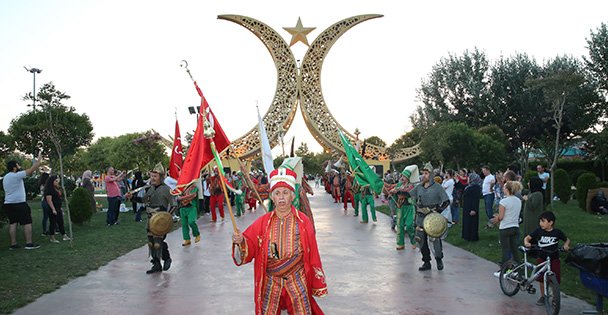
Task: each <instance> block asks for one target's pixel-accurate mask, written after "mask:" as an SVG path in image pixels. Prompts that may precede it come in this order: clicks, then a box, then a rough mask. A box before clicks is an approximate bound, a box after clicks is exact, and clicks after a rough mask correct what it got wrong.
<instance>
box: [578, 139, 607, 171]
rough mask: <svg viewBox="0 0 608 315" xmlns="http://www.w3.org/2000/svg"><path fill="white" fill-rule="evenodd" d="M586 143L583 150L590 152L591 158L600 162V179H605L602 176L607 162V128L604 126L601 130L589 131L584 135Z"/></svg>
mask: <svg viewBox="0 0 608 315" xmlns="http://www.w3.org/2000/svg"><path fill="white" fill-rule="evenodd" d="M586 139H587V144H586V146H585V147H584V150H585V151H586V152H587V153H589V154H590V156H591V158H593V159H595V160H596V161H597V162H598V163H600V165H601V167H602V175H601V176H602V181H605V180H606V178H605V177H604V174H605V168H606V163H607V162H608V146H607V145H606V143H608V129H607V128H604V129H603V130H602V131H601V132H596V133H590V134H589V135H587V137H586Z"/></svg>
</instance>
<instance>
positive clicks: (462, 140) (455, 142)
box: [420, 122, 505, 169]
mask: <svg viewBox="0 0 608 315" xmlns="http://www.w3.org/2000/svg"><path fill="white" fill-rule="evenodd" d="M420 146H421V147H422V150H423V154H422V158H423V159H424V160H430V161H437V162H440V163H443V164H444V167H450V168H456V169H460V168H461V167H469V168H471V167H479V166H481V165H482V164H488V165H491V166H493V167H495V168H497V167H499V165H497V164H496V162H497V161H501V160H502V158H503V157H504V154H505V153H504V152H505V149H504V147H505V145H504V142H503V143H501V142H500V140H495V139H493V138H492V137H491V136H489V135H488V134H484V133H481V132H478V131H476V130H474V129H472V128H470V127H468V126H467V125H465V124H464V123H456V122H452V123H440V124H438V125H437V126H434V127H430V128H428V130H427V132H426V134H425V135H424V136H423V138H422V140H421V142H420ZM501 166H502V165H501Z"/></svg>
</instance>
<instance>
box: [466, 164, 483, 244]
mask: <svg viewBox="0 0 608 315" xmlns="http://www.w3.org/2000/svg"><path fill="white" fill-rule="evenodd" d="M482 183H483V181H482V180H481V177H479V175H477V174H475V173H471V174H470V175H469V182H468V184H467V186H466V187H465V188H464V191H463V192H462V238H463V239H464V240H465V241H470V242H474V241H478V240H479V199H480V198H481V184H482Z"/></svg>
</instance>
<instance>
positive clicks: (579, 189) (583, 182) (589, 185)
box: [576, 173, 598, 211]
mask: <svg viewBox="0 0 608 315" xmlns="http://www.w3.org/2000/svg"><path fill="white" fill-rule="evenodd" d="M597 184H598V182H597V180H596V179H595V174H593V173H585V174H583V175H581V176H579V177H578V180H577V181H576V200H577V201H578V206H579V208H581V209H583V211H586V210H587V205H586V203H587V192H588V191H589V189H593V188H596V187H597Z"/></svg>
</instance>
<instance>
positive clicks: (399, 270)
mask: <svg viewBox="0 0 608 315" xmlns="http://www.w3.org/2000/svg"><path fill="white" fill-rule="evenodd" d="M316 192H317V194H316V195H315V196H313V197H312V198H311V205H312V207H313V212H314V214H315V223H316V227H317V240H318V243H319V251H320V253H321V259H322V262H323V265H324V269H325V273H326V275H327V282H328V288H329V295H328V296H327V297H325V298H323V299H319V300H318V301H319V305H320V306H321V308H322V309H323V310H324V311H325V313H327V314H369V315H372V314H545V312H544V308H543V307H540V306H536V305H534V302H535V301H536V299H537V298H538V294H537V295H530V294H528V293H525V292H520V293H518V294H517V295H516V296H514V297H511V298H510V297H507V296H505V295H504V294H503V293H502V292H501V290H500V287H499V285H498V279H497V278H495V277H493V276H492V272H494V271H495V270H496V265H495V264H494V263H492V262H489V261H486V260H484V259H481V258H479V257H477V256H474V255H472V254H470V253H468V252H466V251H464V250H461V249H459V248H456V247H454V246H451V245H449V244H445V245H444V252H445V259H444V262H445V265H446V266H445V269H444V270H443V271H437V270H436V269H435V265H434V264H433V270H430V271H426V272H419V271H418V270H417V269H418V267H419V265H420V264H421V260H420V258H421V255H420V253H419V252H416V251H412V250H411V249H409V248H407V249H406V250H405V251H396V250H395V234H394V233H393V232H392V231H391V230H390V228H389V220H388V217H386V216H384V215H383V214H380V213H379V214H378V215H379V217H378V219H379V221H378V223H377V224H366V225H364V224H360V223H359V218H355V217H353V216H352V209H351V210H349V213H348V215H345V214H344V212H343V210H342V205H338V204H334V203H333V202H332V201H331V198H330V196H329V195H327V194H325V193H324V192H323V191H321V190H319V189H316ZM259 215H260V211H258V212H257V213H255V214H247V215H246V216H244V217H241V218H237V224H238V225H239V227H240V228H241V229H245V228H246V227H247V226H248V225H249V224H250V223H251V222H253V220H254V219H255V218H256V217H258V216H259ZM198 222H199V227H201V231H202V241H201V243H199V244H196V245H192V246H190V247H187V248H182V246H181V230H176V231H174V232H173V233H171V234H169V235H168V237H167V242H168V243H169V248H170V251H171V255H172V257H173V265H172V267H171V269H170V270H169V271H167V272H163V273H159V274H154V275H146V274H145V270H147V269H148V268H149V267H150V264H149V262H148V258H147V252H148V250H147V247H142V248H138V249H136V250H133V251H132V252H130V253H128V254H126V255H124V256H122V257H120V258H118V259H116V260H114V261H112V262H110V263H108V264H107V265H105V266H103V267H101V268H100V269H99V270H97V271H93V272H90V273H89V274H88V275H86V276H84V277H81V278H78V279H76V280H74V281H71V282H70V283H68V284H66V285H65V286H63V287H62V288H60V289H58V290H57V291H55V292H53V293H50V294H46V295H44V296H42V297H40V298H39V299H38V300H36V301H35V302H33V303H31V304H29V305H27V306H25V307H24V308H22V309H19V310H17V311H16V312H15V314H47V315H51V314H60V315H64V314H91V315H93V314H104V315H108V314H131V315H134V314H253V264H250V265H246V266H242V267H236V266H234V264H233V262H232V259H231V257H230V240H231V234H232V226H231V224H230V221H229V220H227V221H226V222H225V223H218V224H212V223H210V222H209V217H208V216H204V217H202V218H201V219H200V220H199V221H198ZM142 237H145V236H144V235H143V234H142ZM589 309H593V306H591V305H589V304H587V303H585V302H583V301H581V300H579V299H576V298H573V297H567V296H563V297H562V314H579V313H580V312H581V311H582V310H589Z"/></svg>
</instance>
